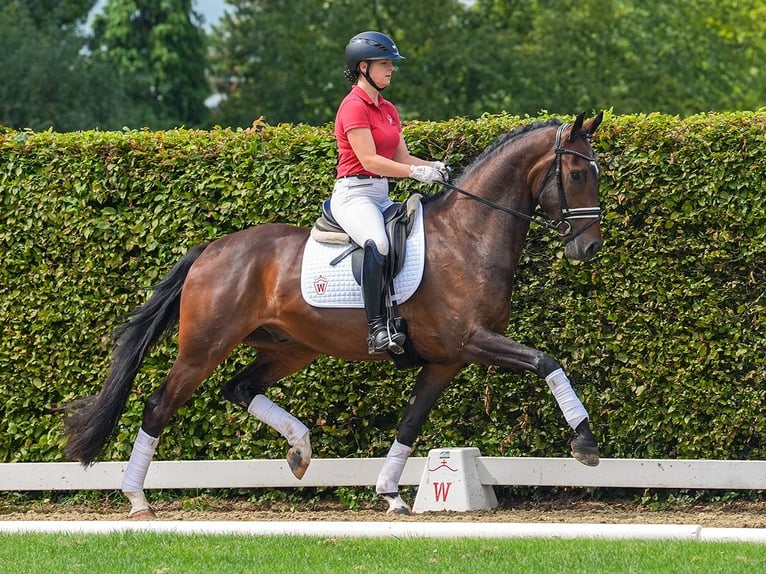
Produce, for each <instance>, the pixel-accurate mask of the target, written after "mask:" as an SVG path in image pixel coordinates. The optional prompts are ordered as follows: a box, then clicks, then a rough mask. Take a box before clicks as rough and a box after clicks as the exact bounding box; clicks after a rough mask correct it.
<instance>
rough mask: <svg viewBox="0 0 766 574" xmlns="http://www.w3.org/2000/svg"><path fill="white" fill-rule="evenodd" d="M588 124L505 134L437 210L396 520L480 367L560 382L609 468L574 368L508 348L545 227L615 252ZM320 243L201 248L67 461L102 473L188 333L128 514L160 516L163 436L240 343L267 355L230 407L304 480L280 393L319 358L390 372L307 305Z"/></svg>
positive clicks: (134, 333) (248, 373) (152, 307)
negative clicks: (161, 367)
mask: <svg viewBox="0 0 766 574" xmlns="http://www.w3.org/2000/svg"><path fill="white" fill-rule="evenodd" d="M584 118H585V113H582V114H580V115H579V116H577V117H576V119H575V121H574V123H563V122H562V121H561V120H559V119H557V118H552V119H549V120H547V121H538V122H534V123H530V124H528V125H524V126H521V127H519V128H516V129H515V130H513V131H511V132H509V133H506V134H504V135H502V136H500V137H498V138H497V139H496V140H495V141H494V143H492V144H490V145H489V146H488V147H487V148H486V149H485V150H484V151H483V152H481V154H480V155H479V156H478V157H477V158H476V159H475V160H474V161H473V162H472V163H471V164H470V165H468V167H467V168H466V169H465V170H464V171H463V173H462V174H461V175H460V177H459V178H458V179H457V180H456V181H455V182H454V183H450V182H448V183H445V184H444V186H443V189H442V190H441V191H440V192H438V193H436V194H434V195H432V196H431V197H427V198H425V199H424V200H423V203H422V218H423V228H424V232H425V237H426V238H427V243H428V248H427V250H426V253H425V263H424V269H423V273H422V279H421V282H420V284H419V286H418V287H417V289H416V290H415V291H414V293H413V294H412V296H411V297H410V298H409V299H408V300H406V301H405V302H403V303H401V304H400V305H399V306H398V310H399V312H400V314H401V317H402V318H404V319H405V320H406V324H407V328H408V338H409V342H410V343H411V344H412V346H413V347H414V350H415V351H416V353H417V356H418V357H419V359H420V365H421V366H420V370H419V372H418V374H417V376H416V381H415V384H414V388H413V390H412V394H411V398H410V400H409V401H408V403H407V405H406V407H405V409H404V412H403V414H402V417H401V419H400V424H399V427H398V431H397V434H396V439H395V440H394V441H393V442H392V445H391V448H390V450H389V452H388V454H387V456H386V458H385V461H384V463H383V466H382V469H381V471H380V474H379V476H378V479H377V482H376V487H375V488H376V491H377V493H378V494H379V495H380V496H381V497H382V499H383V501H384V502H387V503H388V509H387V511H386V512H387V513H393V514H409V513H410V507H409V505H408V504H407V503H406V502H405V501H404V500H403V499H402V497H401V496H400V494H399V480H400V478H401V474H402V472H403V469H404V466H405V463H406V461H407V458H408V456H409V454H410V452H411V449H412V446H413V444H414V442H415V440H416V438H417V437H418V435H419V433H420V431H421V427H422V425H423V424H424V422H425V420H426V418H427V416H428V414H429V411H430V410H431V409H432V407H433V406H434V403H435V402H436V400H437V397H439V395H440V394H441V392H442V391H443V390H444V389H445V387H446V386H447V384H448V383H449V382H450V381H451V380H452V379H453V378H454V377H455V376H456V375H457V374H458V372H459V371H460V370H461V369H463V368H464V367H465V366H466V365H467V364H469V363H478V364H483V365H491V366H497V367H502V368H508V369H512V370H516V371H530V372H533V373H535V374H537V375H538V376H539V377H541V378H543V379H545V380H546V382H547V384H548V386H549V388H550V389H551V391H552V393H553V395H554V397H555V398H556V400H557V402H558V405H559V407H560V409H561V411H562V413H563V415H564V418H565V419H566V421H567V423H568V424H569V425H570V426H571V427H572V429H573V430H574V438H573V439H572V440H571V442H570V448H571V454H572V456H573V457H574V458H575V459H576V460H578V461H579V462H581V463H583V464H585V465H588V466H595V465H597V464H598V463H599V451H598V444H597V441H596V438H595V436H594V434H593V432H592V431H591V428H590V424H589V416H588V413H587V411H586V410H585V407H584V406H583V404H582V402H581V401H580V400H579V398H578V397H577V395H576V393H575V392H574V390H573V388H572V386H571V383H570V381H569V379H568V378H567V376H566V374H565V373H564V371H563V369H562V367H561V365H560V364H559V363H558V362H557V361H556V360H555V359H554V358H553V357H551V356H549V355H548V354H547V353H545V352H542V351H540V350H538V349H535V348H532V347H529V346H526V345H524V344H521V343H519V342H516V341H513V340H511V339H509V338H508V337H506V336H505V329H506V328H507V325H508V322H509V320H510V313H511V303H510V301H511V293H512V290H513V282H514V273H515V271H516V268H517V265H518V263H519V259H520V257H521V254H522V249H523V245H524V241H525V237H526V235H527V233H528V230H529V227H530V225H531V224H532V223H536V224H541V225H543V226H545V227H546V228H548V229H550V230H553V231H555V232H556V233H557V234H558V236H559V237H560V239H561V241H562V242H563V244H564V246H565V247H564V254H565V256H566V257H567V258H568V259H572V260H581V261H586V260H589V259H591V258H592V257H593V256H594V255H595V254H596V253H597V252H598V251H599V249H600V248H601V246H602V236H601V229H600V207H599V196H598V184H599V168H598V163H597V160H596V156H595V153H594V151H593V149H592V146H591V138H592V136H593V134H594V133H595V132H596V129H597V128H598V126H599V125H600V123H601V121H602V119H603V112H602V113H599V114H598V115H596V116H595V117H594V118H592V119H591V120H589V121H588V122H586V121H585V119H584ZM309 233H310V231H309V229H308V228H303V227H297V226H291V225H287V224H281V223H271V224H264V225H257V226H254V227H250V228H247V229H243V230H240V231H237V232H234V233H231V234H229V235H226V236H222V237H220V238H217V239H215V240H213V241H211V242H209V243H207V244H202V245H197V246H195V247H192V248H191V249H190V250H189V251H188V252H187V253H186V254H185V255H184V256H183V257H182V258H181V259H180V260H179V261H178V262H177V263H176V264H175V266H174V267H173V268H172V269H171V270H170V271H169V273H168V274H167V275H166V276H165V277H164V279H162V280H161V281H160V282H159V283H158V284H157V285H156V286H155V287H154V288H153V292H152V295H151V296H150V297H149V299H148V300H147V302H146V303H145V304H143V305H142V306H140V307H138V308H136V309H134V310H133V311H131V312H130V313H129V314H128V315H127V318H126V320H125V322H123V323H122V324H121V325H120V326H119V327H118V328H117V329H116V330H115V332H114V348H113V350H112V355H111V359H110V365H109V371H108V374H107V377H106V380H105V382H104V384H103V386H102V388H101V390H100V391H99V393H98V394H97V395H94V396H89V397H83V398H80V399H76V400H75V401H73V402H71V403H69V404H67V405H65V409H66V411H67V413H66V416H65V418H64V427H65V433H66V435H67V443H66V445H65V447H64V452H65V454H66V456H68V457H69V458H70V459H73V460H78V461H80V462H81V463H82V464H83V465H85V466H88V465H91V464H93V462H94V461H95V460H96V459H98V458H99V457H100V456H102V455H103V451H104V448H105V446H106V444H107V442H108V441H109V440H111V438H112V437H113V436H114V434H115V429H116V426H117V423H118V421H119V418H120V416H121V413H122V411H123V410H124V408H125V405H126V402H127V398H128V394H129V392H130V390H131V387H132V385H133V380H134V378H135V376H136V374H137V372H138V371H139V369H140V367H141V364H142V362H143V360H144V358H145V357H146V356H147V354H148V353H149V351H150V350H151V348H152V347H153V346H154V345H155V343H157V341H158V340H160V338H161V337H163V336H166V335H167V334H168V333H172V330H173V329H175V328H176V326H177V328H178V351H177V356H176V359H175V362H174V364H173V365H172V367H171V368H170V370H169V372H168V374H167V377H166V379H165V380H164V382H163V383H162V384H161V385H160V386H159V387H158V388H157V389H156V390H155V391H154V392H153V393H152V394H151V395H150V396H149V397H148V398H147V400H146V401H145V403H144V410H143V418H142V423H141V428H140V429H139V431H138V434H137V436H136V439H135V442H134V444H133V450H132V453H131V456H130V459H129V461H128V465H127V467H126V470H125V475H124V479H123V482H122V485H121V489H122V492H123V493H124V495H125V496H126V498H127V499H128V500H129V501H130V504H131V510H130V513H129V516H131V517H138V518H153V517H155V516H156V514H155V512H154V510H153V509H152V507H151V505H150V504H149V502H148V501H147V499H146V497H145V495H144V481H145V477H146V474H147V472H148V468H149V465H150V463H151V460H152V457H153V455H154V452H155V448H156V446H157V442H158V440H159V437H160V435H161V433H162V432H163V430H164V429H165V428H166V427H167V426H168V424H169V423H170V420H171V418H172V416H173V414H174V413H175V412H176V411H177V410H178V409H179V408H180V407H181V406H182V405H184V404H185V403H186V402H187V401H188V400H189V398H190V397H191V396H192V394H193V393H194V392H195V390H196V389H197V388H198V387H199V386H200V385H201V384H202V382H203V381H204V380H205V379H207V378H208V377H209V376H210V375H211V374H212V373H213V371H214V369H215V368H216V367H217V366H218V365H220V364H221V363H222V362H223V361H224V360H225V359H226V358H227V357H228V355H229V354H230V353H231V352H232V351H233V350H234V349H235V347H237V346H239V345H240V344H244V345H248V346H250V347H253V348H255V349H256V350H257V353H256V358H255V360H254V361H253V362H252V363H250V364H249V365H248V366H247V367H246V368H245V369H244V370H242V371H241V372H239V373H238V374H237V375H235V376H234V377H233V378H232V379H231V380H229V381H228V382H226V383H225V384H224V385H223V389H222V391H223V395H224V397H225V398H226V399H227V400H229V401H232V402H233V403H235V404H236V405H239V406H241V407H243V408H245V409H247V410H248V412H250V413H251V414H253V415H254V416H255V417H256V418H258V419H259V420H262V421H263V422H265V423H266V424H268V425H270V426H272V427H273V428H275V429H276V430H277V431H278V432H279V433H280V434H281V435H282V436H283V437H285V438H286V439H287V442H288V444H289V445H290V448H289V450H288V454H287V461H288V463H289V467H290V469H291V471H292V472H293V474H294V475H295V476H296V477H297V478H302V477H303V475H304V473H305V472H306V469H307V468H308V465H309V463H310V461H311V455H312V450H311V440H310V433H309V429H308V427H306V426H305V425H304V424H303V423H302V422H301V421H299V420H298V419H297V418H296V417H294V416H293V415H291V414H290V413H288V412H287V411H286V410H285V409H283V408H282V407H281V406H279V405H277V404H275V403H273V402H272V401H271V400H270V399H268V398H267V397H266V396H265V393H266V391H267V389H268V388H269V387H271V386H272V385H274V384H275V383H277V382H278V381H280V380H281V379H283V378H285V377H287V376H289V375H291V374H293V373H296V372H297V371H299V370H301V369H303V368H305V367H306V366H308V365H309V364H310V363H311V362H312V361H314V360H315V359H316V358H317V357H318V356H319V355H320V354H325V355H330V356H334V357H339V358H342V359H346V360H349V361H380V360H390V359H391V356H390V355H387V354H375V355H371V354H369V353H368V348H367V321H366V317H365V313H364V311H363V310H361V309H343V308H341V309H326V308H317V307H315V306H311V305H309V304H307V302H306V301H305V300H304V299H303V298H302V297H301V289H300V285H299V283H300V270H301V263H302V258H303V252H304V247H305V246H306V244H307V241H308V240H309ZM467 293H470V297H467V296H466V294H467Z"/></svg>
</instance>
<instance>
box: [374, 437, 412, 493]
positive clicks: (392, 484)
mask: <svg viewBox="0 0 766 574" xmlns="http://www.w3.org/2000/svg"><path fill="white" fill-rule="evenodd" d="M410 452H412V448H411V447H409V446H405V445H403V444H401V443H400V442H399V441H396V440H395V441H394V442H393V444H392V445H391V448H390V449H389V451H388V455H386V462H384V463H383V468H382V469H381V470H380V474H378V480H377V481H376V483H375V491H376V492H377V493H378V494H393V493H395V492H399V479H400V478H401V477H402V472H404V465H405V464H407V459H408V458H409V456H410Z"/></svg>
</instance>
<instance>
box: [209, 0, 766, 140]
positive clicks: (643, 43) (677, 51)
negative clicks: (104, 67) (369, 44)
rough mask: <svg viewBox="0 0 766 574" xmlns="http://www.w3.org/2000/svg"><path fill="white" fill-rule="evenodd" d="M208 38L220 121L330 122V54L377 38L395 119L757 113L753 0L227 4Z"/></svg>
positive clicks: (765, 96)
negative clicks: (354, 39) (381, 37)
mask: <svg viewBox="0 0 766 574" xmlns="http://www.w3.org/2000/svg"><path fill="white" fill-rule="evenodd" d="M228 3H229V4H230V5H232V6H233V10H232V12H231V13H230V15H229V16H228V17H227V18H226V19H225V20H224V21H223V22H222V24H221V25H220V26H219V27H217V28H216V30H215V33H214V35H213V37H212V39H211V46H212V48H213V50H212V69H213V71H214V75H215V77H216V78H218V86H219V90H220V91H222V92H223V93H225V94H226V95H227V97H228V99H227V100H226V101H225V102H224V103H223V104H222V105H221V107H220V109H219V110H217V111H216V121H217V123H221V124H223V125H240V126H245V125H249V124H250V123H251V122H252V121H253V119H255V118H257V117H259V116H261V115H263V116H265V117H266V119H267V121H269V122H271V123H274V122H283V121H287V122H308V123H322V122H326V121H331V120H332V119H333V114H334V111H335V107H336V106H337V103H338V101H339V100H340V98H341V97H342V96H343V94H345V92H346V90H347V89H348V86H347V84H346V83H345V82H344V81H343V80H342V76H341V71H342V53H343V46H344V45H345V43H346V41H347V40H348V38H350V37H351V36H352V35H353V34H355V33H356V32H360V31H363V30H367V29H375V30H380V31H382V32H386V33H388V34H390V35H392V37H393V38H394V39H395V41H396V42H397V44H398V45H399V48H400V50H401V51H402V53H403V54H404V55H405V56H406V57H407V60H405V61H403V62H401V63H400V65H399V66H398V69H399V71H398V72H397V77H396V80H395V81H394V83H393V84H392V86H391V88H389V90H390V91H389V92H387V95H388V94H390V97H391V99H393V100H394V101H395V102H396V104H397V106H398V107H399V109H400V112H401V113H402V116H403V117H404V118H405V119H415V118H417V119H431V120H440V119H444V118H449V117H456V116H463V115H466V116H478V115H480V114H482V113H485V112H488V113H498V112H502V111H507V112H510V113H514V114H520V115H524V114H529V115H535V114H537V113H539V112H540V111H541V110H549V111H552V112H556V113H575V112H579V111H582V110H587V109H608V108H613V109H614V111H615V112H617V113H637V112H652V111H660V112H664V113H669V114H684V115H685V114H691V113H696V112H699V111H706V110H713V109H716V110H735V109H755V108H758V107H760V106H763V105H765V104H766V89H764V88H766V85H765V84H766V73H765V72H766V71H765V70H764V69H763V67H764V64H763V62H764V61H766V59H765V58H764V56H765V55H766V33H765V32H766V3H764V2H763V1H762V0H742V1H739V0H737V1H735V0H641V1H638V0H577V1H575V0H538V1H536V2H528V1H526V0H475V1H474V2H461V1H458V0H435V1H433V2H408V1H406V0H389V1H387V2H382V1H375V0H373V1H369V0H367V1H361V0H283V1H280V2H277V1H274V0H229V2H228Z"/></svg>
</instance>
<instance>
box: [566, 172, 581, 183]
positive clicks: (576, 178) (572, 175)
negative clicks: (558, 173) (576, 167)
mask: <svg viewBox="0 0 766 574" xmlns="http://www.w3.org/2000/svg"><path fill="white" fill-rule="evenodd" d="M569 177H570V178H572V181H582V172H581V171H573V172H571V173H570V174H569Z"/></svg>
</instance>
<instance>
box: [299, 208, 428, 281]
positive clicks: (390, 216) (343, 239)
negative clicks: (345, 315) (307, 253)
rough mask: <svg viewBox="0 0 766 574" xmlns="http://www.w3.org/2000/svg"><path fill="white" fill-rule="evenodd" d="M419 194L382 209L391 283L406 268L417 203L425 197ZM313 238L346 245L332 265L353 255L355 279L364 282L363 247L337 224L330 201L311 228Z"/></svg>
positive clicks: (323, 241) (322, 241)
mask: <svg viewBox="0 0 766 574" xmlns="http://www.w3.org/2000/svg"><path fill="white" fill-rule="evenodd" d="M422 197H423V196H422V195H420V194H418V193H414V194H412V196H410V197H409V199H407V201H406V202H397V203H394V204H393V205H392V206H391V207H389V208H388V209H386V211H384V212H383V221H384V223H385V226H386V235H387V236H388V242H389V248H388V265H387V266H386V267H387V273H388V274H389V276H388V277H387V279H388V281H389V282H390V281H391V280H393V278H394V277H396V276H397V275H398V274H399V272H400V271H401V270H402V267H404V260H405V257H406V251H407V237H409V235H410V233H411V232H412V226H413V224H414V223H415V214H416V213H417V210H418V205H419V204H420V200H421V199H422ZM311 238H312V239H314V241H318V242H319V243H333V244H340V245H346V244H348V249H346V250H345V251H344V252H343V253H341V254H340V255H338V256H337V257H336V258H335V259H333V260H332V261H331V262H330V265H333V266H334V265H337V264H338V263H340V262H341V261H343V260H344V259H345V258H346V257H348V256H349V255H351V271H352V272H353V274H354V280H355V281H356V282H357V283H358V284H359V285H361V284H362V260H363V258H364V250H363V249H362V248H361V246H360V245H358V244H357V243H356V242H354V240H352V239H351V238H350V237H349V236H348V234H347V233H346V232H345V231H343V228H342V227H341V226H340V225H338V222H337V221H336V220H335V218H334V217H333V215H332V211H331V209H330V200H329V199H326V200H324V201H323V202H322V215H320V216H319V217H318V218H317V220H316V222H315V223H314V226H313V227H312V228H311Z"/></svg>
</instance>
